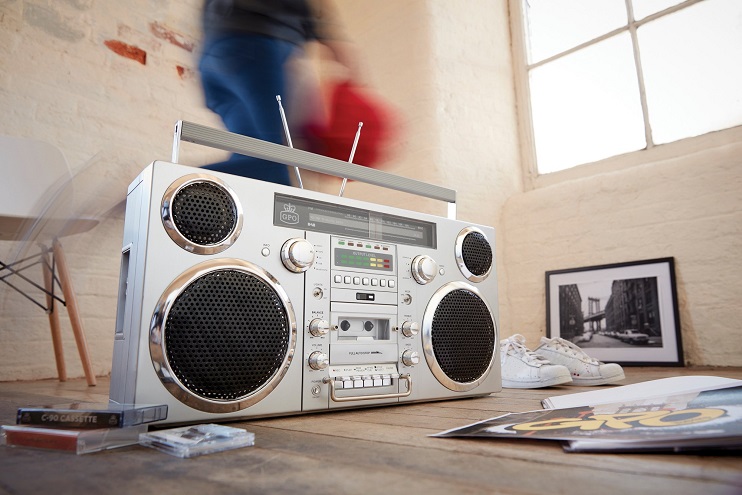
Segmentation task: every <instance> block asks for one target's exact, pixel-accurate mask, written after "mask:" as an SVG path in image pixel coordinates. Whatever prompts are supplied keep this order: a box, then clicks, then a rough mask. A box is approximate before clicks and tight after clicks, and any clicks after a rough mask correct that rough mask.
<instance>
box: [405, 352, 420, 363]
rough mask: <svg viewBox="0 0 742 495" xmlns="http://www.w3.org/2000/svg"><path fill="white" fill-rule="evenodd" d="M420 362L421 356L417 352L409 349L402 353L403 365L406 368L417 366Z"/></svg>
mask: <svg viewBox="0 0 742 495" xmlns="http://www.w3.org/2000/svg"><path fill="white" fill-rule="evenodd" d="M419 362H420V355H419V354H418V353H417V351H412V350H410V349H407V350H406V351H404V352H403V353H402V364H404V365H405V366H415V365H416V364H417V363H419Z"/></svg>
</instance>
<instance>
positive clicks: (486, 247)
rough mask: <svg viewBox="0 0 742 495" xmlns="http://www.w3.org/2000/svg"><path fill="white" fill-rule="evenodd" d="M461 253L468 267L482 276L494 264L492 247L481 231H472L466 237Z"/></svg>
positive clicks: (475, 273) (473, 272)
mask: <svg viewBox="0 0 742 495" xmlns="http://www.w3.org/2000/svg"><path fill="white" fill-rule="evenodd" d="M461 254H462V257H463V258H464V264H465V265H466V268H467V269H468V270H469V271H470V272H471V273H472V274H474V275H477V276H482V275H484V274H486V273H487V272H488V271H489V269H490V267H491V266H492V247H491V246H490V243H489V241H487V238H486V237H484V235H483V234H481V233H480V232H470V233H469V234H467V235H466V237H464V241H463V244H462V249H461Z"/></svg>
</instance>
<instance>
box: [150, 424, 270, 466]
mask: <svg viewBox="0 0 742 495" xmlns="http://www.w3.org/2000/svg"><path fill="white" fill-rule="evenodd" d="M254 443H255V434H254V433H250V432H249V431H245V430H243V429H242V428H233V427H231V426H224V425H216V424H202V425H194V426H183V427H180V428H170V429H167V430H159V431H152V432H149V433H142V434H141V435H140V436H139V444H140V445H144V446H145V447H151V448H153V449H157V450H160V451H162V452H165V453H167V454H170V455H174V456H176V457H181V458H187V457H195V456H197V455H203V454H212V453H214V452H221V451H223V450H231V449H236V448H240V447H249V446H250V445H253V444H254Z"/></svg>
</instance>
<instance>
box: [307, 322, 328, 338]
mask: <svg viewBox="0 0 742 495" xmlns="http://www.w3.org/2000/svg"><path fill="white" fill-rule="evenodd" d="M329 331H330V324H329V323H327V320H323V319H322V318H315V319H313V320H312V321H310V322H309V333H311V334H312V335H314V336H315V337H322V336H323V335H327V333H328V332H329Z"/></svg>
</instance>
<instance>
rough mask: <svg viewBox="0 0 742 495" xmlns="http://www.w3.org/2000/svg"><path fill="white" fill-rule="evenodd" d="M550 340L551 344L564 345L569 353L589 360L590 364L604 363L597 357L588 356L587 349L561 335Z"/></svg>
mask: <svg viewBox="0 0 742 495" xmlns="http://www.w3.org/2000/svg"><path fill="white" fill-rule="evenodd" d="M545 340H548V339H545ZM548 342H549V343H550V344H555V346H556V347H557V348H559V347H563V348H564V349H565V350H566V351H567V353H568V354H572V355H573V356H575V357H577V358H580V359H582V360H583V361H587V362H588V363H590V364H596V365H600V364H603V363H601V362H600V361H598V360H597V359H595V358H593V357H590V356H588V354H587V353H586V352H585V351H583V350H582V349H580V348H579V347H578V346H577V345H576V344H574V343H572V342H570V341H569V340H565V339H563V338H561V337H554V338H553V339H551V340H548Z"/></svg>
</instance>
